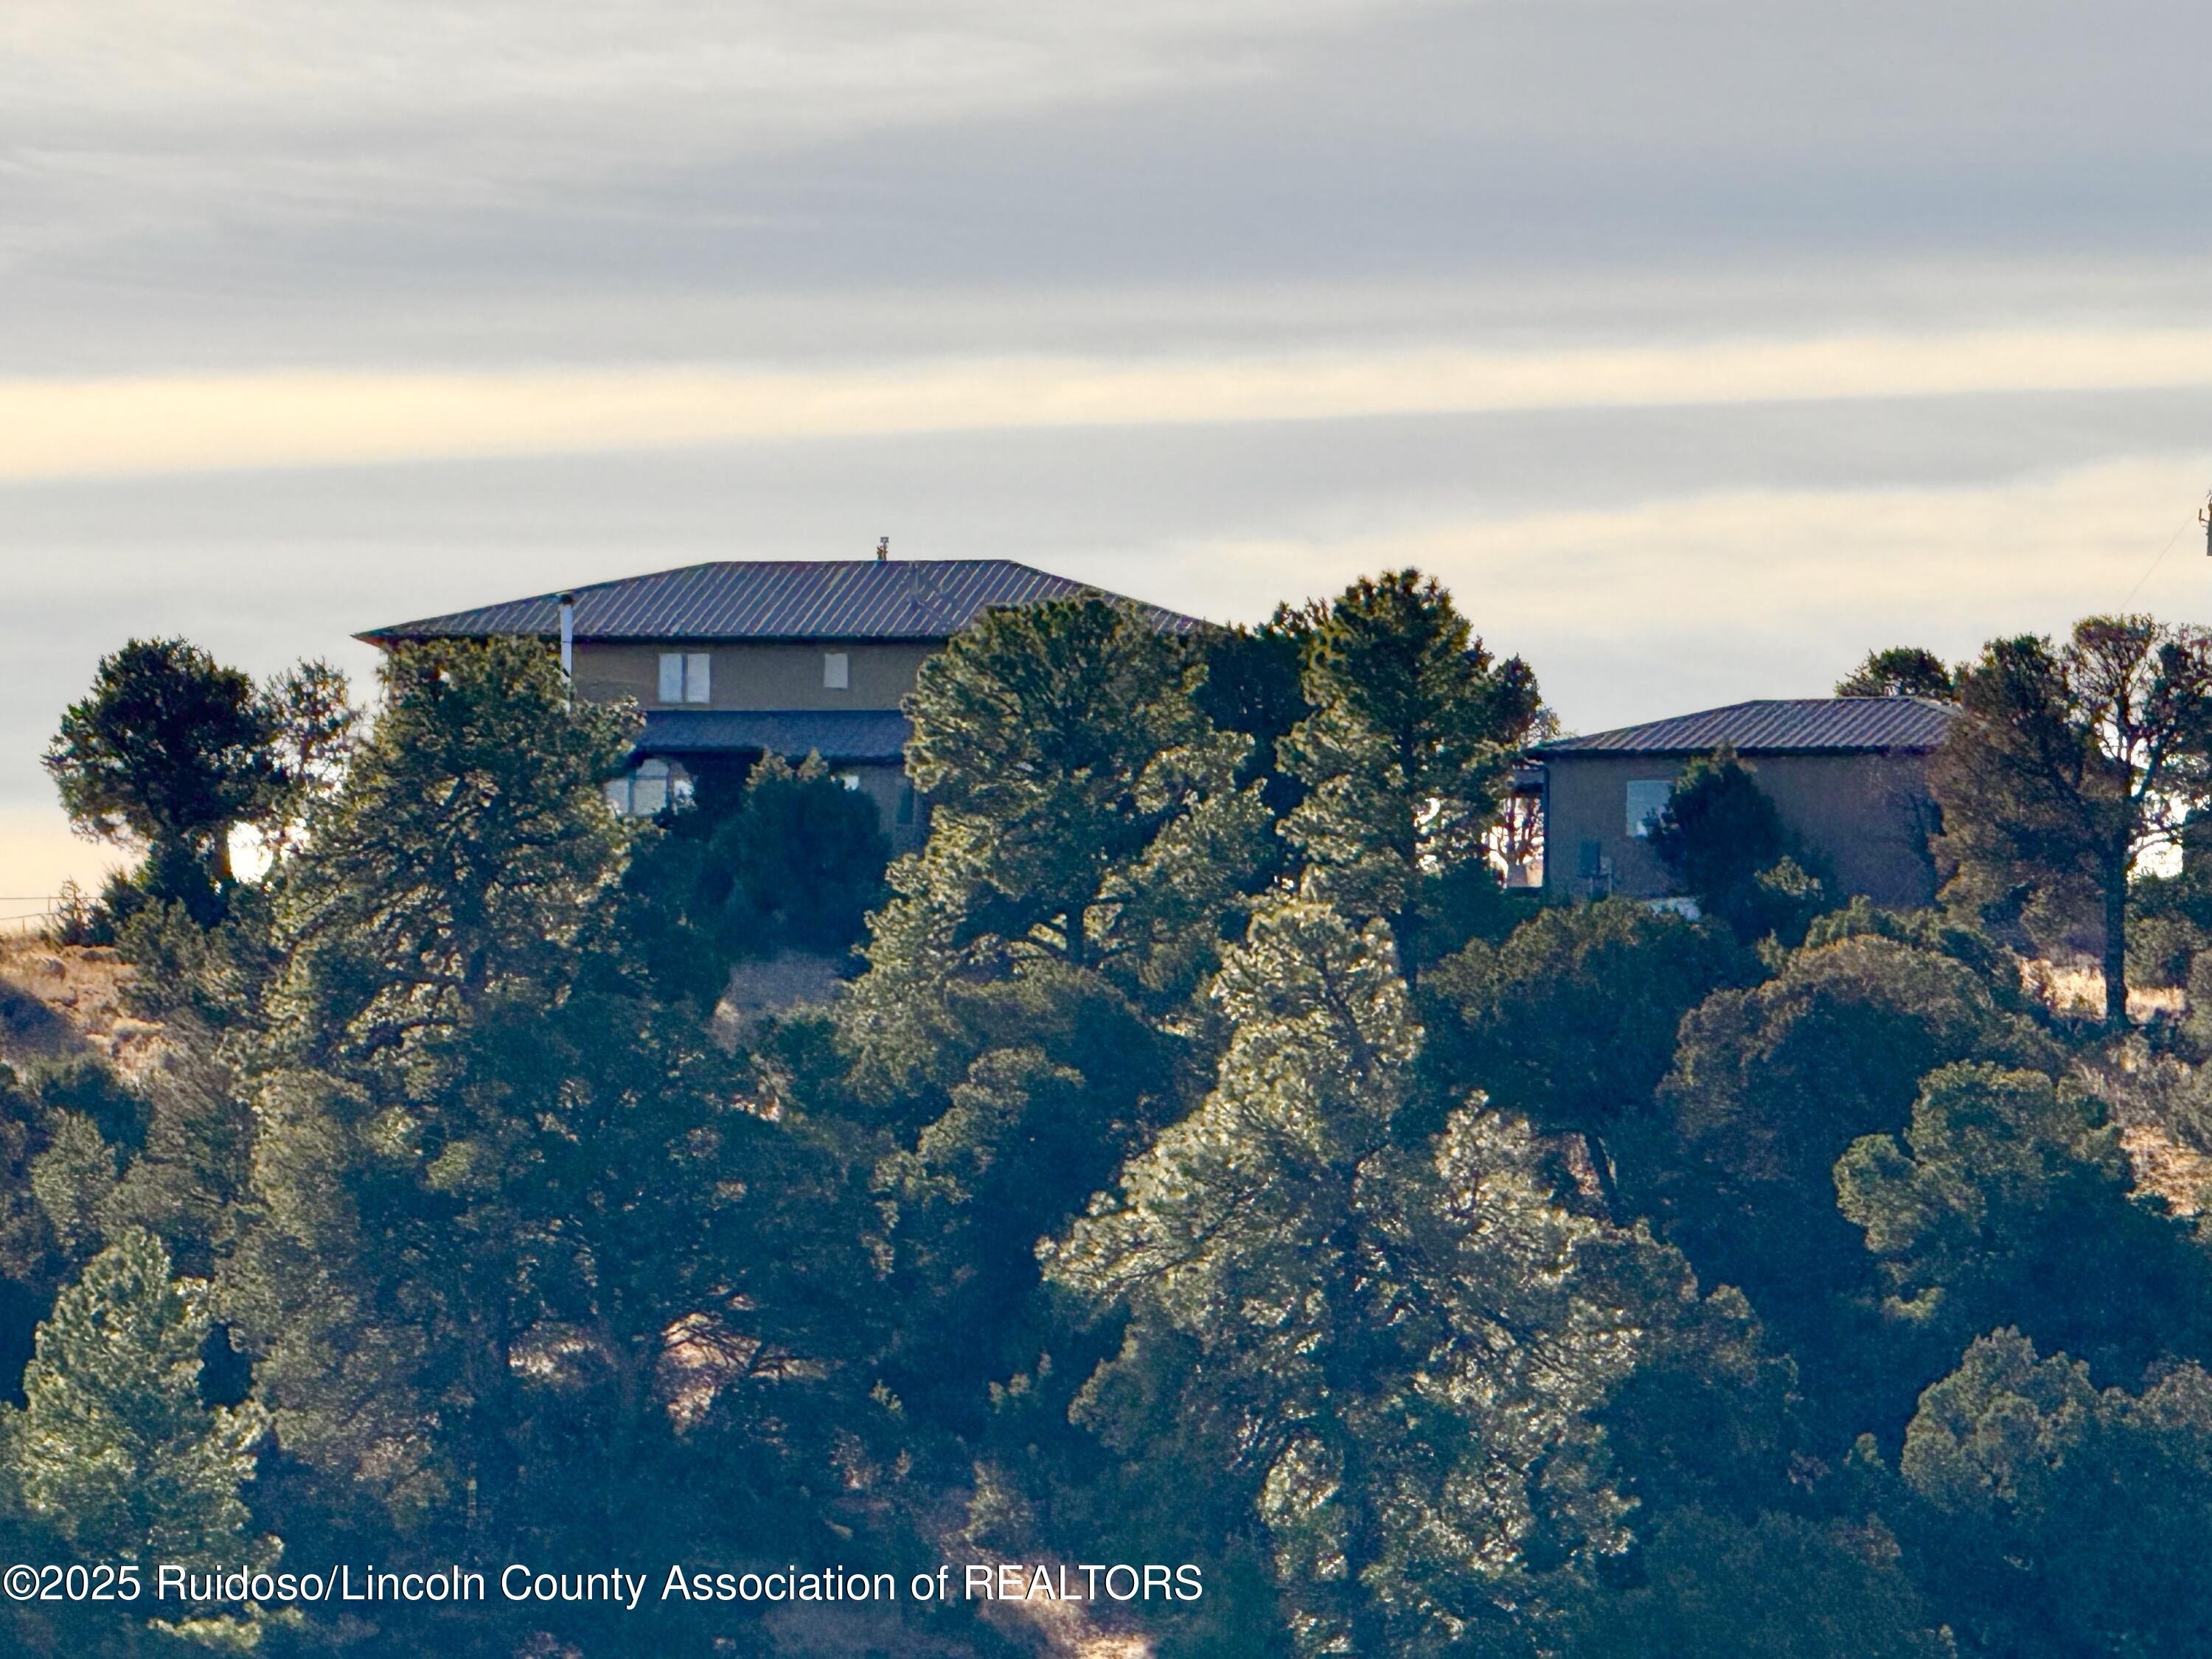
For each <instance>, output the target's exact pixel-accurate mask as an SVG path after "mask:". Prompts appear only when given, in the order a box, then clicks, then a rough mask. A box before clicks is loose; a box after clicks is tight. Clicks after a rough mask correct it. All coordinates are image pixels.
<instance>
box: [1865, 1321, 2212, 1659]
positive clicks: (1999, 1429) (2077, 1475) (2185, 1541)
mask: <svg viewBox="0 0 2212 1659" xmlns="http://www.w3.org/2000/svg"><path fill="white" fill-rule="evenodd" d="M1900 1469H1901V1473H1902V1474H1903V1475H1904V1478H1905V1484H1906V1486H1908V1487H1909V1488H1910V1489H1911V1492H1913V1493H1914V1494H1915V1495H1916V1496H1917V1498H1920V1499H1921V1500H1922V1501H1923V1503H1924V1504H1926V1505H1927V1506H1928V1510H1927V1513H1926V1514H1925V1515H1924V1516H1920V1517H1917V1523H1916V1524H1911V1525H1909V1526H1908V1528H1906V1532H1905V1537H1906V1541H1907V1543H1908V1545H1910V1546H1911V1547H1913V1549H1914V1553H1915V1554H1916V1556H1917V1558H1918V1568H1919V1576H1920V1577H1922V1578H1923V1581H1925V1582H1927V1583H1929V1584H1930V1585H1931V1588H1933V1589H1935V1591H1936V1593H1937V1594H1938V1595H1940V1596H1941V1597H1942V1601H1943V1604H1944V1606H1945V1610H1946V1613H1947V1616H1948V1620H1949V1621H1950V1622H1951V1623H1952V1624H1953V1625H1954V1626H1955V1627H1956V1629H1957V1632H1958V1634H1959V1637H1960V1644H1961V1649H1962V1650H1963V1651H1965V1652H1968V1653H1973V1654H1989V1655H1997V1654H2003V1655H2008V1656H2019V1659H2060V1656H2070V1655H2075V1654H2084V1653H2112V1654H2138V1653H2142V1654H2150V1653H2157V1654H2181V1655H2195V1656H2202V1655H2204V1654H2207V1653H2212V1595H2208V1593H2207V1591H2206V1589H2205V1584H2204V1574H2203V1547H2202V1544H2201V1540H2202V1539H2203V1534H2204V1530H2205V1528H2206V1527H2207V1526H2208V1525H2212V1376H2207V1375H2206V1374H2205V1372H2204V1371H2203V1370H2201V1369H2200V1368H2199V1367H2198V1366H2197V1365H2195V1364H2179V1365H2175V1366H2172V1367H2171V1368H2168V1369H2166V1370H2164V1371H2163V1373H2162V1374H2161V1375H2160V1376H2158V1377H2157V1378H2156V1379H2155V1380H2154V1381H2152V1382H2150V1383H2148V1386H2145V1387H2143V1388H2142V1389H2141V1390H2140V1391H2139V1392H2138V1391H2131V1390H2127V1389H2118V1388H2114V1389H2104V1390H2101V1391H2100V1390H2099V1389H2097V1388H2096V1387H2095V1386H2094V1385H2093V1383H2092V1382H2091V1380H2090V1376H2089V1370H2088V1367H2087V1365H2085V1364H2082V1363H2081V1361H2080V1360H2078V1359H2075V1358H2071V1357H2070V1356H2069V1355H2067V1354H2064V1353H2055V1354H2052V1355H2051V1356H2049V1357H2048V1358H2043V1357H2039V1355H2038V1353H2037V1352H2036V1348H2035V1345H2034V1344H2033V1343H2032V1342H2030V1341H2029V1340H2027V1338H2026V1337H2024V1336H2022V1335H2021V1334H2020V1333H2019V1332H2018V1331H2017V1330H2013V1329H2004V1330H1998V1331H1993V1332H1991V1333H1990V1334H1989V1335H1987V1336H1984V1337H1982V1338H1980V1339H1978V1340H1976V1341H1975V1342H1974V1343H1973V1344H1972V1346H1970V1347H1968V1349H1967V1350H1966V1353H1965V1354H1964V1356H1963V1357H1962V1358H1960V1363H1959V1366H1958V1369H1957V1370H1955V1371H1954V1372H1953V1373H1952V1374H1951V1375H1950V1376H1947V1377H1945V1378H1944V1379H1943V1380H1942V1382H1940V1383H1936V1385H1934V1386H1933V1387H1931V1388H1930V1389H1929V1390H1928V1391H1927V1393H1926V1394H1925V1395H1923V1396H1922V1398H1921V1401H1920V1409H1919V1411H1918V1413H1917V1414H1916V1415H1915V1416H1914V1418H1913V1419H1912V1422H1911V1426H1910V1427H1909V1429H1908V1430H1907V1431H1906V1433H1905V1449H1904V1455H1903V1457H1902V1459H1901V1460H1900Z"/></svg>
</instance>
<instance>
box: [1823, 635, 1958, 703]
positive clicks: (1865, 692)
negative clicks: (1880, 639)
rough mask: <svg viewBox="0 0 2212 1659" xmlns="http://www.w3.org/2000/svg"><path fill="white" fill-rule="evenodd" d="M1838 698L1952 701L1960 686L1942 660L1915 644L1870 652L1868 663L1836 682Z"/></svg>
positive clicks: (1956, 695) (1867, 658)
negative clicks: (1925, 698) (1902, 698)
mask: <svg viewBox="0 0 2212 1659" xmlns="http://www.w3.org/2000/svg"><path fill="white" fill-rule="evenodd" d="M1836 695H1837V696H1839V697H1932V698H1934V699H1935V700H1936V702H1954V701H1955V700H1956V699H1957V697H1958V695H1959V683H1958V680H1957V678H1956V677H1955V676H1954V674H1953V673H1952V671H1951V669H1950V668H1949V666H1948V665H1947V664H1946V663H1945V662H1944V660H1943V659H1942V658H1941V657H1939V656H1937V655H1936V653H1934V652H1933V651H1923V650H1922V649H1921V648H1920V647H1918V646H1915V645H1893V646H1892V647H1889V648H1888V649H1887V650H1886V651H1869V652H1868V653H1867V655H1866V660H1865V661H1864V662H1863V663H1861V664H1860V665H1858V666H1857V668H1854V669H1853V670H1851V671H1850V673H1848V674H1846V675H1844V678H1841V679H1839V680H1838V681H1837V682H1836Z"/></svg>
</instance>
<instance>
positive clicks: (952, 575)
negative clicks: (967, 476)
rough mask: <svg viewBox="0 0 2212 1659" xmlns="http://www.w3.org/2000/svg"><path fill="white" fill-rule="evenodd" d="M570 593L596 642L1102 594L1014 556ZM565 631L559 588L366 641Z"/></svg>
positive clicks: (1158, 614)
mask: <svg viewBox="0 0 2212 1659" xmlns="http://www.w3.org/2000/svg"><path fill="white" fill-rule="evenodd" d="M571 591H572V592H574V596H575V601H576V637H577V638H578V639H580V640H586V641H589V640H601V641H612V640H807V639H894V640H941V639H947V638H950V637H951V635H954V634H957V633H958V632H959V631H960V630H961V629H963V628H965V627H966V626H967V625H968V624H969V623H970V622H972V621H974V620H975V617H976V616H977V615H979V614H980V613H981V612H982V611H986V610H988V609H989V608H991V607H992V606H994V605H1029V604H1033V603H1035V602H1036V601H1037V600H1040V599H1066V598H1068V597H1070V596H1072V595H1074V594H1078V593H1085V592H1101V590H1099V589H1096V588H1092V587H1091V586H1089V585H1087V584H1086V583H1083V582H1079V581H1075V580H1072V579H1070V578H1068V577H1066V576H1055V575H1053V574H1050V573H1048V572H1047V571H1042V570H1037V569H1033V568H1030V566H1028V565H1025V564H1018V563H1016V562H1014V561H1012V560H1011V559H892V560H882V561H879V560H876V559H845V560H828V561H799V560H768V559H758V560H726V561H722V562H718V563H714V564H695V565H688V566H686V567H684V568H682V569H679V570H662V571H656V572H654V573H653V574H650V575H645V576H629V577H624V578H623V579H621V580H617V581H608V582H595V583H593V584H592V585H591V586H588V587H579V588H575V589H573V590H571ZM1105 597H1106V598H1108V599H1118V598H1120V597H1121V596H1120V595H1118V594H1111V593H1109V594H1106V595H1105ZM1127 602H1128V603H1132V604H1135V603H1137V602H1136V601H1133V600H1132V601H1127ZM1139 610H1141V611H1144V612H1146V614H1147V615H1148V616H1150V617H1152V621H1153V624H1154V626H1156V627H1158V628H1159V629H1163V630H1164V631H1166V632H1170V633H1176V634H1188V633H1189V632H1190V631H1191V630H1192V629H1196V628H1200V627H1202V626H1203V625H1204V624H1203V623H1200V622H1199V620H1198V619H1197V618H1195V617H1186V616H1182V615H1181V614H1179V613H1177V612H1176V611H1165V610H1162V609H1161V608H1160V607H1159V606H1158V605H1139ZM560 628H561V607H560V595H559V594H558V593H539V594H536V595H533V596H532V597H531V598H529V599H509V600H507V601H505V602H503V603H501V604H498V605H481V606H478V607H477V608H476V609H475V610H471V611H452V612H449V613H448V614H447V615H445V616H442V617H423V618H422V619H421V620H419V621H416V622H409V623H393V624H392V625H391V626H390V627H388V628H378V629H371V630H369V631H368V633H365V634H362V635H360V636H359V637H361V638H362V639H364V640H367V641H370V642H371V643H373V644H379V645H390V644H396V643H398V642H399V641H404V640H426V639H483V638H488V637H490V636H493V635H505V634H520V635H535V636H537V637H538V638H541V639H551V638H553V637H555V636H556V635H557V634H558V633H559V632H560Z"/></svg>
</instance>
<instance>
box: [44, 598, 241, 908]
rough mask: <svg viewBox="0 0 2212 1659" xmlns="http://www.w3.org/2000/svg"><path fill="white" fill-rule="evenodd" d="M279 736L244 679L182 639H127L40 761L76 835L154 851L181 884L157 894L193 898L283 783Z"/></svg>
mask: <svg viewBox="0 0 2212 1659" xmlns="http://www.w3.org/2000/svg"><path fill="white" fill-rule="evenodd" d="M275 738H276V724H275V721H274V720H273V718H272V716H271V713H270V708H268V706H267V704H266V703H265V702H264V700H263V699H262V697H261V696H260V695H259V693H258V691H257V690H255V688H254V684H253V681H252V677H251V676H249V675H246V674H245V673H243V672H241V671H239V670H237V669H235V668H225V667H222V666H221V665H218V664H217V663H216V661H215V659H213V658H212V657H210V656H209V655H208V653H206V652H204V651H203V650H201V649H200V648H199V647H197V646H196V645H190V644H187V643H186V642H185V641H183V640H132V641H130V642H129V643H128V644H126V645H125V646H124V647H123V648H122V649H121V650H119V651H117V652H115V653H112V654H111V655H108V656H106V657H103V658H101V659H100V667H99V670H98V671H97V672H96V673H95V675H94V678H93V685H92V691H91V694H90V695H89V696H87V697H85V698H84V700H83V701H82V702H75V703H71V704H70V707H69V708H68V709H67V710H66V711H64V714H63V715H62V724H61V730H60V732H58V734H57V735H56V736H55V738H54V740H53V741H52V743H51V744H48V745H47V748H46V757H45V758H46V771H47V772H48V773H49V774H50V775H52V778H53V780H54V784H55V787H57V788H58V790H59V791H60V792H61V798H62V809H63V811H66V812H67V813H68V814H69V816H70V823H72V824H73V825H74V826H75V827H76V829H77V831H78V833H79V834H81V835H84V836H91V837H93V838H94V839H96V840H100V841H122V840H126V839H127V840H130V841H132V842H137V844H139V845H141V846H143V847H147V848H152V849H153V851H154V852H155V855H156V860H157V861H160V860H167V866H165V867H166V868H167V882H168V884H169V888H173V889H176V890H173V891H172V890H169V889H168V888H165V889H163V890H161V894H160V896H162V897H165V898H167V897H176V898H183V899H185V900H187V901H188V902H193V903H194V904H195V905H196V907H198V906H204V905H207V904H210V903H211V902H212V897H211V895H212V890H213V886H212V884H214V883H216V882H219V881H221V880H222V879H223V878H226V877H228V874H229V871H230V864H229V836H230V830H231V827H232V826H233V825H234V824H236V823H240V822H242V821H244V820H246V819H249V818H252V817H256V816H257V815H258V814H259V813H261V812H262V811H264V810H266V808H267V806H268V805H269V804H270V801H271V800H272V799H274V797H275V796H276V793H277V792H278V790H279V789H280V787H281V775H280V773H279V769H278V765H277V761H276V756H275V754H274V753H273V752H272V749H271V745H272V744H273V742H274V740H275ZM184 872H201V873H200V874H199V875H198V878H197V884H195V883H194V881H193V880H192V878H191V875H190V874H189V873H184ZM210 914H211V912H210Z"/></svg>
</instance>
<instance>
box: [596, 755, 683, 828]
mask: <svg viewBox="0 0 2212 1659" xmlns="http://www.w3.org/2000/svg"><path fill="white" fill-rule="evenodd" d="M690 799H691V775H690V773H688V772H686V771H685V770H684V769H683V768H682V767H681V766H678V765H675V764H674V763H671V762H669V761H665V760H663V759H661V757H659V756H658V755H653V756H648V757H647V758H646V759H644V760H641V761H640V762H639V763H637V764H636V765H635V766H634V767H632V768H631V769H629V771H627V772H624V773H623V774H622V775H620V776H618V777H611V778H609V779H608V780H607V805H610V806H611V807H613V808H614V809H615V811H617V813H619V814H620V815H621V816H622V817H626V818H649V817H654V816H656V815H658V814H659V813H661V812H665V811H667V810H668V808H669V807H670V806H671V805H675V806H681V805H684V803H685V802H687V801H689V800H690Z"/></svg>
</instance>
